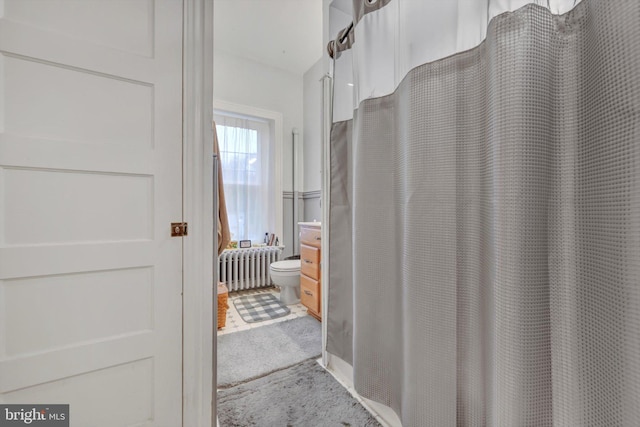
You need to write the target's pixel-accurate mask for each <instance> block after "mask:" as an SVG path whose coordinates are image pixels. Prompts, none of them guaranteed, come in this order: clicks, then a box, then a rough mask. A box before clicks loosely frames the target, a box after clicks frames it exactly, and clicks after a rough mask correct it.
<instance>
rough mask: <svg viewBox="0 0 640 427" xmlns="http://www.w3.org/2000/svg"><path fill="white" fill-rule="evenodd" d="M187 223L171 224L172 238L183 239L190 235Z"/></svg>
mask: <svg viewBox="0 0 640 427" xmlns="http://www.w3.org/2000/svg"><path fill="white" fill-rule="evenodd" d="M187 232H188V229H187V223H186V222H172V223H171V237H182V236H186V235H187V234H188V233H187Z"/></svg>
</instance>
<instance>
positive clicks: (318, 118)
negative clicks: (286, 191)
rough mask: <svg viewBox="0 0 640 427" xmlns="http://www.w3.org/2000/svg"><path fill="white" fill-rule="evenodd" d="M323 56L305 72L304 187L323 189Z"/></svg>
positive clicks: (312, 189)
mask: <svg viewBox="0 0 640 427" xmlns="http://www.w3.org/2000/svg"><path fill="white" fill-rule="evenodd" d="M324 74H325V73H324V67H323V60H322V58H320V59H318V61H317V62H316V63H315V64H314V65H313V67H311V68H309V70H308V71H307V72H306V73H304V77H303V80H304V104H303V105H304V132H303V141H304V188H303V191H317V190H320V189H321V185H322V179H321V175H320V174H321V170H322V81H321V79H322V76H323V75H324Z"/></svg>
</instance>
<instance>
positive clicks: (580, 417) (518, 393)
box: [323, 0, 640, 427]
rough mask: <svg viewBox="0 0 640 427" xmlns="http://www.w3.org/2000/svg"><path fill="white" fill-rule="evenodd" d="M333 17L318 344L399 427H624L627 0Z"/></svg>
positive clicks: (638, 333)
mask: <svg viewBox="0 0 640 427" xmlns="http://www.w3.org/2000/svg"><path fill="white" fill-rule="evenodd" d="M353 18H354V23H355V27H354V30H353V31H354V36H353V37H350V38H348V39H346V44H347V45H348V46H344V47H342V48H340V49H336V51H339V53H338V54H337V55H336V56H337V59H336V63H335V68H334V69H335V76H334V79H335V80H334V81H335V86H334V87H335V91H336V93H335V95H334V102H335V103H340V105H334V124H333V127H332V132H331V189H330V191H331V198H330V207H329V209H330V214H329V223H328V224H327V225H326V226H328V227H329V247H330V253H329V254H328V256H327V260H328V263H329V277H328V280H329V283H328V287H329V289H328V307H327V311H328V318H327V319H326V322H327V325H328V326H327V329H328V332H327V335H328V336H327V350H328V351H329V352H330V353H332V354H334V355H337V356H339V357H340V358H342V359H344V360H346V361H347V362H349V363H351V364H352V366H353V369H354V385H355V388H356V390H357V391H358V392H359V393H360V394H361V395H363V396H364V397H367V398H369V399H372V400H375V401H377V402H380V403H383V404H385V405H388V406H389V407H391V408H392V409H393V410H394V411H395V412H396V413H397V415H398V417H399V418H400V419H401V421H402V423H403V426H405V427H409V426H416V427H428V426H434V427H448V426H461V427H466V426H491V427H494V426H495V427H498V426H507V427H520V426H535V427H547V426H554V427H555V426H558V427H560V426H569V427H574V426H575V427H578V426H580V427H582V426H602V427H609V426H624V427H626V426H629V427H632V426H638V425H640V421H639V420H640V2H639V1H638V0H583V1H582V2H576V1H573V0H565V1H561V0H556V1H538V2H527V1H522V0H511V1H510V0H490V1H473V0H458V1H451V2H448V1H440V2H437V1H418V0H354V17H353ZM345 236H348V237H345ZM323 280H324V279H323Z"/></svg>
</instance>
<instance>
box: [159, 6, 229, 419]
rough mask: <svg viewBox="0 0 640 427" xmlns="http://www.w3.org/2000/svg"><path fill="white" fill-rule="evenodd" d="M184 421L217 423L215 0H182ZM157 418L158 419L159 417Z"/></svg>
mask: <svg viewBox="0 0 640 427" xmlns="http://www.w3.org/2000/svg"><path fill="white" fill-rule="evenodd" d="M183 20H184V22H183V24H184V30H183V89H182V90H183V99H182V105H183V117H182V123H183V135H182V138H183V139H182V141H183V142H182V149H183V152H182V156H183V172H182V174H183V175H182V176H183V220H184V221H186V222H188V223H189V235H188V236H187V237H183V238H182V245H183V246H182V248H183V252H182V253H183V278H182V280H183V285H182V292H183V297H182V301H183V305H182V307H183V310H182V363H183V368H182V425H183V426H189V427H191V426H194V427H209V426H212V425H216V399H215V398H214V397H215V396H214V394H213V392H214V385H215V384H216V372H215V369H214V366H216V350H215V345H216V342H215V339H214V337H215V336H216V334H215V322H216V316H215V315H214V309H215V308H214V307H215V305H214V304H213V301H215V300H216V294H217V287H215V288H214V286H213V284H214V283H215V280H214V268H213V230H214V228H213V215H212V212H213V182H212V177H213V130H212V118H213V108H212V105H213V99H212V98H213V2H211V1H209V0H183ZM160 421H161V420H160Z"/></svg>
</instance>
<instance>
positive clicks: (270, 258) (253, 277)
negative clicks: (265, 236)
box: [218, 246, 282, 292]
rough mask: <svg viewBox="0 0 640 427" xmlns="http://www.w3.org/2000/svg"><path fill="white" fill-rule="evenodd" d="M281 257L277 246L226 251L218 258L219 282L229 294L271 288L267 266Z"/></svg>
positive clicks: (280, 251)
mask: <svg viewBox="0 0 640 427" xmlns="http://www.w3.org/2000/svg"><path fill="white" fill-rule="evenodd" d="M281 255H282V248H281V247H278V246H264V247H257V248H246V249H226V250H225V251H224V252H222V253H221V254H220V256H219V257H218V261H219V268H220V275H219V280H220V282H222V283H224V284H226V285H227V288H229V291H230V292H231V291H240V290H242V289H253V288H263V287H266V286H271V274H270V272H269V266H270V265H271V263H273V262H276V261H279V260H280V256H281Z"/></svg>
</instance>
